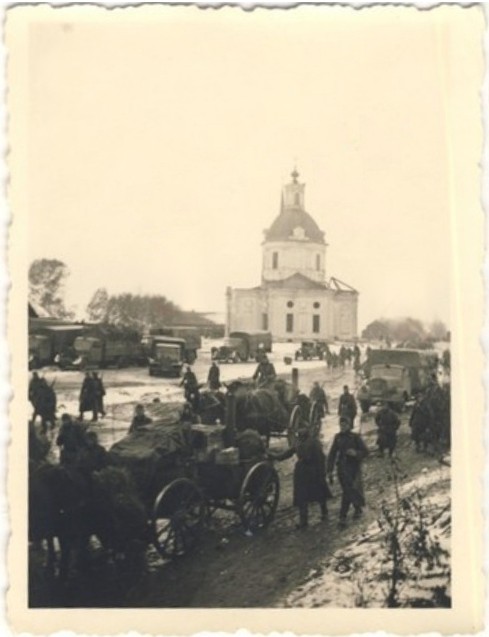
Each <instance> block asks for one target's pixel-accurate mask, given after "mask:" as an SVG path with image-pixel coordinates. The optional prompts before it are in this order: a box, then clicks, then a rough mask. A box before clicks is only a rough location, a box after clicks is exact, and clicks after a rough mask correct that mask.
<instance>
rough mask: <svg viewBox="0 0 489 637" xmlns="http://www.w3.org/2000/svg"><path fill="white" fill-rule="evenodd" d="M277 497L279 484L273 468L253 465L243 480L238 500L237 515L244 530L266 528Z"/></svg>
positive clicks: (266, 464) (260, 464)
mask: <svg viewBox="0 0 489 637" xmlns="http://www.w3.org/2000/svg"><path fill="white" fill-rule="evenodd" d="M279 495H280V482H279V479H278V474H277V472H276V471H275V469H274V467H273V466H272V465H271V464H269V463H268V462H259V463H258V464H255V465H253V466H252V467H251V469H250V470H249V471H248V473H247V474H246V476H245V479H244V480H243V484H242V485H241V491H240V494H239V500H238V514H239V517H240V518H241V522H242V523H243V526H244V527H245V529H247V530H249V531H258V530H259V529H264V528H265V527H267V526H268V525H269V524H270V522H271V521H272V520H273V518H274V516H275V511H276V510H277V504H278V498H279Z"/></svg>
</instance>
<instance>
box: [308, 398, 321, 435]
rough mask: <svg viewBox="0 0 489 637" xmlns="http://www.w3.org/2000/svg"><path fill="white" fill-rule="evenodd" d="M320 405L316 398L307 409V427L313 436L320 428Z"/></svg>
mask: <svg viewBox="0 0 489 637" xmlns="http://www.w3.org/2000/svg"><path fill="white" fill-rule="evenodd" d="M321 412H322V408H321V405H320V404H319V403H318V401H317V400H313V401H312V403H311V408H310V409H309V427H310V431H311V433H312V434H313V435H314V436H317V435H318V434H319V430H320V429H321Z"/></svg>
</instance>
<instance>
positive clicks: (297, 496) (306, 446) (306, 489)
mask: <svg viewBox="0 0 489 637" xmlns="http://www.w3.org/2000/svg"><path fill="white" fill-rule="evenodd" d="M294 454H296V455H297V462H296V463H295V467H294V506H296V507H297V508H298V509H299V524H298V525H297V528H298V529H306V528H307V526H308V518H309V510H308V509H309V503H310V502H317V503H318V504H319V506H320V509H321V519H322V520H323V521H324V520H326V519H327V517H328V508H327V500H328V499H329V498H331V497H332V494H331V491H330V489H329V487H328V484H327V482H326V456H325V455H324V451H323V448H322V445H321V443H320V442H319V440H318V439H317V438H316V437H315V436H313V435H311V434H310V432H309V430H308V429H305V428H302V429H299V432H298V441H297V443H296V444H295V445H294V446H293V447H291V448H290V449H288V450H287V451H285V452H284V453H281V454H276V453H273V452H271V451H269V452H268V455H269V457H271V458H273V459H275V460H286V459H287V458H291V457H292V456H293V455H294Z"/></svg>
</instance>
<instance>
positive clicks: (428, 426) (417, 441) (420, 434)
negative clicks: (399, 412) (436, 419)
mask: <svg viewBox="0 0 489 637" xmlns="http://www.w3.org/2000/svg"><path fill="white" fill-rule="evenodd" d="M432 426H433V412H432V410H431V407H430V404H429V401H428V399H427V398H426V397H424V396H423V395H422V394H418V395H417V396H416V402H415V404H414V406H413V411H412V412H411V417H410V419H409V427H410V428H411V440H412V441H413V442H414V445H415V449H416V451H417V452H418V453H419V452H420V451H422V450H423V451H427V450H428V444H429V443H430V442H433V431H432Z"/></svg>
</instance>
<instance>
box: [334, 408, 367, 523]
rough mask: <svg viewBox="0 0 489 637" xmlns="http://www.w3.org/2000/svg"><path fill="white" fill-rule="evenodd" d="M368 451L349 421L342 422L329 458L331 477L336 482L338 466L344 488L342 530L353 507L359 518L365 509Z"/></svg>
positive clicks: (341, 507)
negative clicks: (364, 477) (364, 466)
mask: <svg viewBox="0 0 489 637" xmlns="http://www.w3.org/2000/svg"><path fill="white" fill-rule="evenodd" d="M367 455H368V449H367V447H366V445H365V443H364V442H363V440H362V438H361V437H360V435H359V434H356V433H354V432H353V431H352V430H351V422H350V420H349V419H348V418H345V417H343V418H340V432H339V433H337V434H336V435H335V437H334V439H333V444H332V445H331V449H330V452H329V455H328V470H327V471H328V476H329V480H330V482H331V483H332V482H333V471H334V468H335V466H336V472H337V475H338V481H339V483H340V486H341V491H342V495H341V506H340V522H339V526H340V528H345V526H346V516H347V515H348V511H349V509H350V506H351V505H353V508H354V510H355V512H354V515H353V517H354V518H359V517H360V516H361V514H362V509H363V507H364V506H365V497H364V495H363V486H362V472H361V465H362V461H363V460H364V459H365V458H366V457H367Z"/></svg>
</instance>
